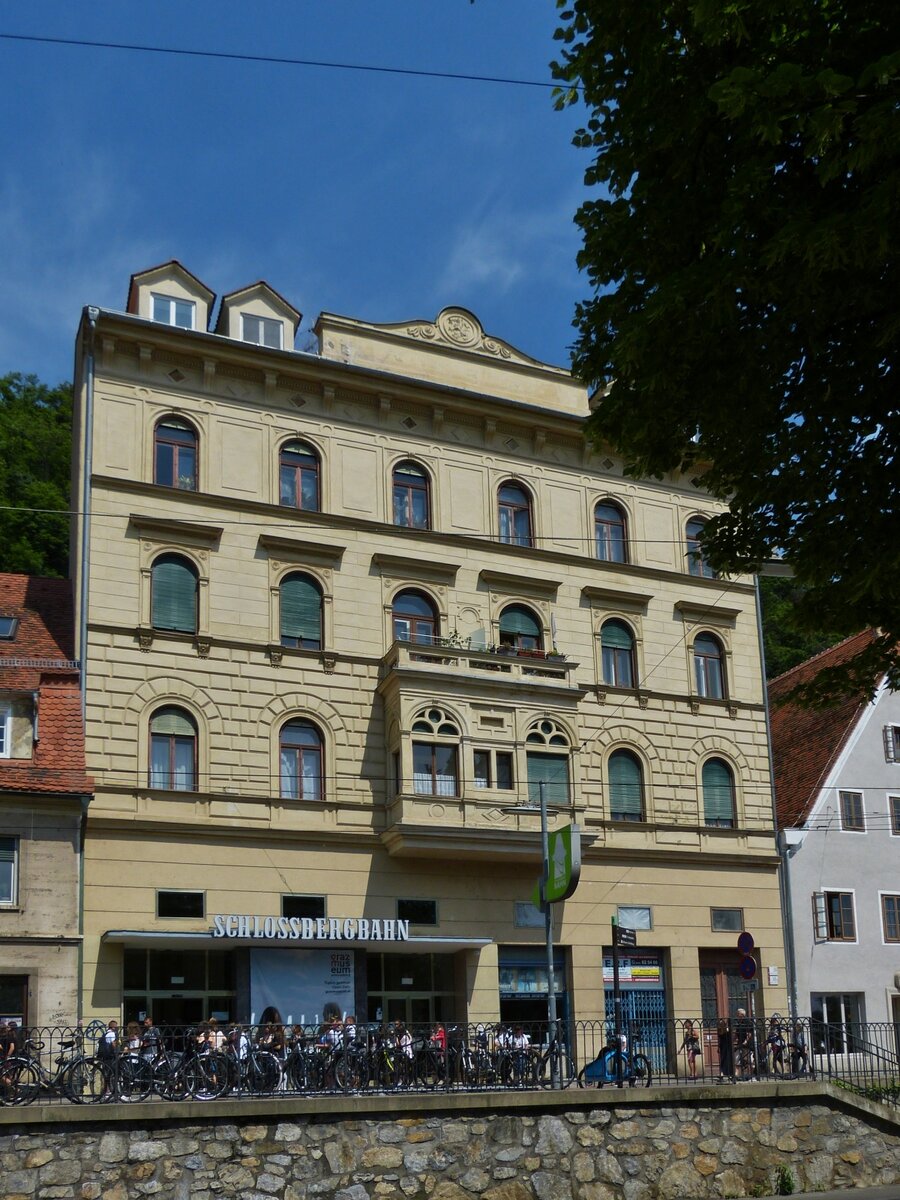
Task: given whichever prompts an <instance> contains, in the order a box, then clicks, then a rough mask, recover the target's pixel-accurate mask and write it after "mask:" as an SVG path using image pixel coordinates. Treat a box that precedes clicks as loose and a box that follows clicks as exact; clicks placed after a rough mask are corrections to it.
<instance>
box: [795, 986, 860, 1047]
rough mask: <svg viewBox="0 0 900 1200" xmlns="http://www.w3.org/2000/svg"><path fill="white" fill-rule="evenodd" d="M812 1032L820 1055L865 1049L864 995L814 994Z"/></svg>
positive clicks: (846, 993) (853, 993)
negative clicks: (863, 1035)
mask: <svg viewBox="0 0 900 1200" xmlns="http://www.w3.org/2000/svg"><path fill="white" fill-rule="evenodd" d="M809 1011H810V1016H811V1017H812V1022H811V1028H810V1033H811V1036H812V1044H813V1050H814V1052H815V1053H817V1054H855V1053H859V1052H860V1051H861V1050H863V1049H865V1043H864V1040H863V1038H862V1036H861V1034H862V1028H861V1027H862V1025H863V1023H864V1021H865V1000H864V996H863V993H862V992H813V993H812V995H811V996H810V1006H809Z"/></svg>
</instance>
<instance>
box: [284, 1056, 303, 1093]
mask: <svg viewBox="0 0 900 1200" xmlns="http://www.w3.org/2000/svg"><path fill="white" fill-rule="evenodd" d="M284 1075H285V1080H286V1082H287V1086H288V1089H289V1090H290V1091H292V1092H305V1091H307V1090H308V1088H309V1066H308V1063H307V1058H306V1055H305V1054H304V1053H303V1051H302V1050H294V1051H293V1052H292V1053H291V1055H290V1057H289V1058H288V1060H287V1062H286V1063H285V1064H284Z"/></svg>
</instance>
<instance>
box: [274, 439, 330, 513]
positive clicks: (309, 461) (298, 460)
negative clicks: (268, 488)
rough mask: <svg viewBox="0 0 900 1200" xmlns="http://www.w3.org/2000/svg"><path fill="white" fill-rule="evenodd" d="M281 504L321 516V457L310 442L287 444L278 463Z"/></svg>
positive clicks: (279, 498) (279, 499)
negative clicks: (318, 513) (319, 513)
mask: <svg viewBox="0 0 900 1200" xmlns="http://www.w3.org/2000/svg"><path fill="white" fill-rule="evenodd" d="M278 472H279V474H278V501H279V503H280V504H283V505H285V506H286V507H288V508H300V509H303V511H304V512H318V511H319V506H320V500H319V456H318V454H316V452H315V450H313V448H312V446H308V445H307V444H306V442H287V443H286V445H284V446H282V447H281V453H280V455H279V459H278Z"/></svg>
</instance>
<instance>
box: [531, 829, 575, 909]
mask: <svg viewBox="0 0 900 1200" xmlns="http://www.w3.org/2000/svg"><path fill="white" fill-rule="evenodd" d="M548 851H549V855H550V878H549V879H548V880H547V888H546V892H547V895H546V899H547V902H548V903H549V904H557V903H558V902H559V901H560V900H568V898H569V897H570V896H571V895H572V893H573V892H574V891H575V889H576V888H577V887H578V880H579V879H580V878H581V830H580V829H579V828H578V826H577V825H564V826H563V828H562V829H555V830H554V831H553V832H552V833H551V834H550V835H549V838H548ZM542 900H543V897H542V896H541V885H540V881H538V884H537V887H536V888H535V889H534V891H533V892H532V895H531V902H532V904H533V905H534V906H535V908H540V907H541V903H542Z"/></svg>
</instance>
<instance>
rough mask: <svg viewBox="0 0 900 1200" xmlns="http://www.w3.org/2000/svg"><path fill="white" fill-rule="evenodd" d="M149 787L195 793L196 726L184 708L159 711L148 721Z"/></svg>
mask: <svg viewBox="0 0 900 1200" xmlns="http://www.w3.org/2000/svg"><path fill="white" fill-rule="evenodd" d="M150 786H151V787H152V788H165V789H167V790H169V791H175V792H193V791H196V790H197V726H196V725H195V724H194V719H193V717H192V716H191V715H190V713H187V712H185V711H184V709H183V708H174V707H171V708H170V707H167V708H158V709H157V710H156V712H155V713H154V714H153V716H152V718H151V720H150Z"/></svg>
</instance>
